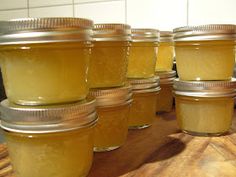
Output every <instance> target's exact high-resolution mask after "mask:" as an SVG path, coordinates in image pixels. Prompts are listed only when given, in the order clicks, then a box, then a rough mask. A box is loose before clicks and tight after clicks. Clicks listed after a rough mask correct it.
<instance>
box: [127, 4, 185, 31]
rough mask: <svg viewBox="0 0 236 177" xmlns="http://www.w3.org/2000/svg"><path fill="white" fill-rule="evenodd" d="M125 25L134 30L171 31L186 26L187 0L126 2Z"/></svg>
mask: <svg viewBox="0 0 236 177" xmlns="http://www.w3.org/2000/svg"><path fill="white" fill-rule="evenodd" d="M127 23H128V24H130V25H131V26H132V27H134V28H148V27H149V28H157V29H160V30H172V29H173V28H176V27H179V26H185V25H187V0H138V1H137V0H127Z"/></svg>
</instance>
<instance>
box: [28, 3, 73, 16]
mask: <svg viewBox="0 0 236 177" xmlns="http://www.w3.org/2000/svg"><path fill="white" fill-rule="evenodd" d="M29 15H30V17H73V6H72V5H67V6H55V7H42V8H33V9H30V10H29Z"/></svg>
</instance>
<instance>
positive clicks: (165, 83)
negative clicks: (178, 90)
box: [156, 71, 176, 112]
mask: <svg viewBox="0 0 236 177" xmlns="http://www.w3.org/2000/svg"><path fill="white" fill-rule="evenodd" d="M156 75H157V76H159V77H160V87H161V90H160V93H159V94H158V95H157V107H156V112H171V111H172V108H173V100H174V98H173V93H172V91H173V82H174V79H175V76H176V72H175V71H159V72H156Z"/></svg>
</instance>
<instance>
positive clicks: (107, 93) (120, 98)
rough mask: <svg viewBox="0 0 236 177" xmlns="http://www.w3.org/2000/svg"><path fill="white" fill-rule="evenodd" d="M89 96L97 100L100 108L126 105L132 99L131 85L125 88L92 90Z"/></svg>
mask: <svg viewBox="0 0 236 177" xmlns="http://www.w3.org/2000/svg"><path fill="white" fill-rule="evenodd" d="M89 95H90V96H93V97H95V98H96V104H97V106H98V107H107V106H110V107H113V106H118V105H122V104H124V103H126V102H127V101H129V100H130V99H131V97H132V89H131V85H129V84H127V85H125V86H123V87H113V88H100V89H90V90H89Z"/></svg>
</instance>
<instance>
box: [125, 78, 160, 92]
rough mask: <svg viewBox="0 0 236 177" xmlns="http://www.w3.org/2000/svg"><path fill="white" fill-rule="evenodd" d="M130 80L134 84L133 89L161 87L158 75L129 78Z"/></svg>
mask: <svg viewBox="0 0 236 177" xmlns="http://www.w3.org/2000/svg"><path fill="white" fill-rule="evenodd" d="M128 82H129V83H130V84H131V85H132V89H133V91H137V90H147V89H153V88H159V87H160V78H159V77H158V76H154V77H151V78H145V79H128Z"/></svg>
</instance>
